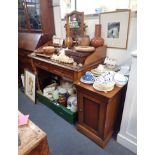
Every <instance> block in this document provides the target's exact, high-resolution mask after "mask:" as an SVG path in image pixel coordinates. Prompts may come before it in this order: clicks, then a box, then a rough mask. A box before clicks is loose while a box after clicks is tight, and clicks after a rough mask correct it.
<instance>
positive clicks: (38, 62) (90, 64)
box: [29, 46, 106, 82]
mask: <svg viewBox="0 0 155 155" xmlns="http://www.w3.org/2000/svg"><path fill="white" fill-rule="evenodd" d="M29 57H30V58H31V64H32V67H33V70H34V72H35V73H36V74H38V72H39V70H38V69H42V70H45V71H48V72H50V73H53V74H56V75H58V76H60V77H65V78H68V79H69V80H71V81H73V82H75V81H78V80H79V79H80V77H81V76H82V75H83V74H84V73H85V72H86V71H88V70H91V69H92V68H95V67H97V66H98V64H100V63H103V61H104V59H105V57H106V46H101V47H98V48H96V50H95V51H94V52H93V53H92V54H90V55H89V56H88V57H87V58H86V59H85V62H84V64H83V66H81V67H80V66H75V67H74V65H73V64H64V63H58V62H55V61H52V60H51V59H47V58H42V57H38V56H36V55H35V54H34V53H32V54H30V55H29Z"/></svg>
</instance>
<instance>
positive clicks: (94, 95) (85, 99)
mask: <svg viewBox="0 0 155 155" xmlns="http://www.w3.org/2000/svg"><path fill="white" fill-rule="evenodd" d="M75 86H76V88H77V104H78V123H77V129H78V130H79V131H80V132H82V133H83V134H85V135H86V136H88V137H89V138H90V139H92V140H93V141H94V142H96V143H97V144H98V145H100V146H101V147H105V145H106V144H107V142H108V140H109V139H110V138H111V136H112V134H113V132H114V129H115V125H116V124H117V122H116V121H117V118H118V112H119V108H120V106H121V97H122V96H121V95H122V91H123V88H120V87H116V86H115V87H114V89H113V90H112V91H110V92H108V93H104V92H99V91H97V90H95V89H94V88H93V87H92V85H87V84H83V83H81V82H76V83H75Z"/></svg>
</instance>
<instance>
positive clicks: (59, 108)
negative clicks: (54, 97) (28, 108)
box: [37, 92, 77, 124]
mask: <svg viewBox="0 0 155 155" xmlns="http://www.w3.org/2000/svg"><path fill="white" fill-rule="evenodd" d="M37 99H38V100H39V101H40V102H41V103H42V104H44V105H46V106H47V107H49V108H50V109H52V110H53V111H54V112H55V113H57V114H58V115H59V116H61V117H62V118H63V119H65V120H66V121H67V122H69V123H71V124H73V123H75V122H76V121H77V112H76V113H73V112H71V111H70V110H69V109H67V108H66V107H64V106H63V105H61V104H58V103H57V101H51V100H49V99H48V98H46V97H45V96H43V95H42V94H41V93H40V92H37Z"/></svg>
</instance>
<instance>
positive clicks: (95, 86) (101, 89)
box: [93, 83, 114, 93]
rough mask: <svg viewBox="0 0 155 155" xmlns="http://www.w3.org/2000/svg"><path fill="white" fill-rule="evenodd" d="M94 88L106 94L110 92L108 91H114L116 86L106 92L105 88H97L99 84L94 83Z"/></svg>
mask: <svg viewBox="0 0 155 155" xmlns="http://www.w3.org/2000/svg"><path fill="white" fill-rule="evenodd" d="M93 88H94V89H96V90H98V91H104V92H105V93H106V92H108V91H111V90H113V89H114V85H113V86H111V87H109V89H106V90H105V89H103V88H99V87H98V86H97V84H96V83H94V84H93Z"/></svg>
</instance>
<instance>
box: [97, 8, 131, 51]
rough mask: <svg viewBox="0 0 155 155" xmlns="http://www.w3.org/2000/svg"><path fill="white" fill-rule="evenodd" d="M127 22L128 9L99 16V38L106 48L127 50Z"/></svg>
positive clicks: (128, 18) (128, 17) (128, 16)
mask: <svg viewBox="0 0 155 155" xmlns="http://www.w3.org/2000/svg"><path fill="white" fill-rule="evenodd" d="M129 20H130V10H128V9H122V10H121V9H120V10H117V11H112V12H105V13H101V14H100V16H99V22H100V24H101V25H102V30H101V36H102V37H103V39H104V43H105V45H107V47H110V48H121V49H126V48H127V43H128V33H129Z"/></svg>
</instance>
